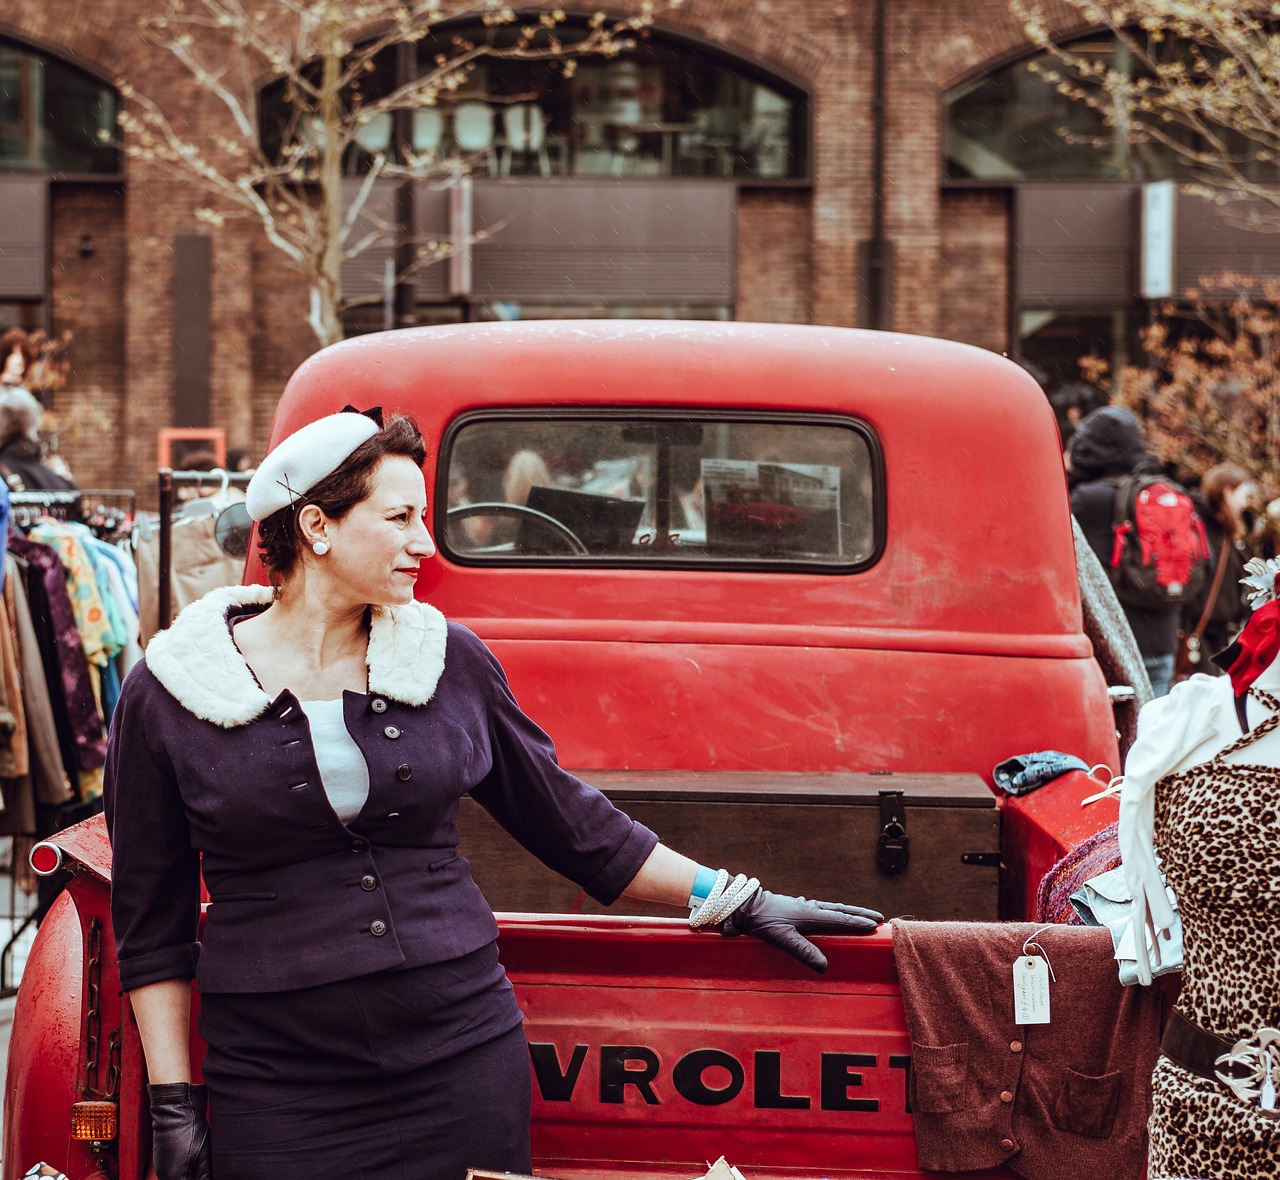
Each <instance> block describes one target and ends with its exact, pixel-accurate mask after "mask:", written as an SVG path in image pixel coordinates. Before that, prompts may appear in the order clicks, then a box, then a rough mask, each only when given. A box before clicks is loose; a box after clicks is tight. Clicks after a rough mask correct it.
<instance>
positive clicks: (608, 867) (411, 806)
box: [105, 586, 657, 992]
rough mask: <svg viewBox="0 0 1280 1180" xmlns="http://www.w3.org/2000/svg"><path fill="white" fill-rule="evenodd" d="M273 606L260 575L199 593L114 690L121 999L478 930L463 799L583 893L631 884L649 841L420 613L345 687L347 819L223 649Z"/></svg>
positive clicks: (473, 652) (610, 897)
mask: <svg viewBox="0 0 1280 1180" xmlns="http://www.w3.org/2000/svg"><path fill="white" fill-rule="evenodd" d="M269 601H270V592H269V591H268V590H266V589H265V588H264V587H258V586H248V587H232V588H229V589H225V590H216V591H213V592H212V593H210V594H208V595H206V596H205V597H204V598H202V599H200V600H199V601H198V602H195V603H193V604H192V605H191V606H189V607H188V608H187V609H186V610H184V611H183V612H182V614H181V615H180V616H179V617H178V619H177V621H176V622H175V623H174V625H173V626H172V627H171V628H169V630H168V631H166V632H163V633H162V634H160V635H157V636H156V637H155V638H154V639H153V640H152V641H151V644H150V645H149V646H148V649H147V655H146V660H145V662H143V663H140V664H138V665H137V666H136V667H135V668H134V669H133V671H132V672H131V673H130V674H129V676H128V678H127V679H126V681H125V684H124V687H123V690H122V693H121V696H120V702H119V704H118V706H117V707H116V711H115V714H114V717H113V719H112V726H111V740H110V745H109V749H108V756H107V769H106V781H105V804H106V818H107V826H108V830H109V831H110V833H111V841H112V849H113V858H114V868H113V881H112V894H111V907H112V917H113V922H114V926H115V933H116V943H117V947H118V950H119V958H120V979H121V983H122V985H123V987H124V988H125V990H130V989H132V988H136V987H140V986H142V985H144V984H147V983H154V982H156V981H158V980H162V979H174V978H190V977H191V976H192V974H193V973H194V975H195V978H196V982H197V984H198V986H199V987H200V989H201V990H202V991H208V992H263V991H284V990H291V989H295V988H304V987H313V986H316V985H318V984H323V983H330V982H333V981H335V980H338V979H346V978H354V977H356V976H360V975H368V974H372V973H374V972H378V971H386V970H391V969H395V968H398V967H410V966H422V965H425V964H427V963H435V962H442V961H444V960H446V959H452V958H456V957H457V956H459V955H464V954H467V953H468V952H470V951H473V950H476V949H478V948H479V947H481V946H483V945H485V944H486V943H488V942H490V941H492V940H493V939H494V938H495V937H496V935H497V926H496V923H495V922H494V919H493V914H492V913H491V911H490V909H489V907H488V905H487V903H486V902H485V900H484V897H483V896H482V895H481V893H480V891H479V889H478V888H477V886H476V884H475V882H474V881H472V879H471V874H470V870H469V867H468V865H467V862H466V860H465V859H463V858H462V857H461V856H459V855H458V852H457V839H458V832H457V826H456V822H455V821H456V817H457V813H458V801H459V799H460V797H461V796H462V795H463V794H466V793H470V794H471V795H472V797H473V798H475V799H476V800H477V801H478V802H479V803H481V804H482V805H483V806H484V807H485V808H486V809H487V810H488V811H489V812H490V813H491V814H492V815H493V816H494V818H495V819H497V820H498V822H499V823H501V824H502V826H503V827H504V828H506V829H507V831H509V832H510V833H511V834H512V835H513V836H514V837H515V838H516V839H517V840H519V841H520V842H521V843H522V844H523V845H524V846H525V847H526V848H528V849H529V850H530V851H531V852H533V853H534V854H535V855H536V856H538V857H539V858H540V859H541V860H542V861H544V862H545V863H546V864H547V865H548V866H550V867H551V868H553V869H555V870H556V871H558V872H560V873H562V874H564V875H565V876H566V877H568V878H570V879H571V880H573V881H574V882H576V883H577V884H579V885H581V886H582V887H583V888H584V889H585V890H586V891H587V892H588V893H589V894H590V895H591V896H592V897H594V898H596V899H597V900H598V901H601V902H603V903H606V904H607V903H610V902H612V901H614V900H616V898H617V897H618V896H619V895H620V894H621V892H622V890H623V889H624V888H625V887H626V886H627V885H628V884H629V883H630V882H631V880H632V878H633V877H634V876H635V874H636V872H637V871H638V870H639V868H640V866H641V865H642V864H643V863H644V861H645V859H646V858H647V857H648V855H649V853H650V852H651V851H652V850H653V848H654V846H655V844H656V843H657V837H656V836H655V835H654V834H653V833H652V832H650V831H649V830H648V829H647V828H645V827H643V826H642V825H640V824H638V823H635V822H633V821H632V820H631V819H629V818H628V817H627V816H626V815H624V814H623V813H622V812H620V811H618V810H617V809H616V808H615V807H614V806H613V805H612V804H611V803H610V802H609V801H608V800H607V799H606V798H605V797H604V796H603V795H602V794H600V792H598V791H597V790H595V789H594V788H593V787H590V786H588V785H587V784H585V783H583V782H581V781H580V780H578V779H576V778H574V777H573V776H572V775H570V774H568V773H567V772H566V771H564V770H562V769H561V768H560V766H559V765H558V763H557V762H556V757H555V749H554V747H553V745H552V742H551V739H550V738H548V737H547V735H546V734H545V733H543V732H542V730H540V729H539V728H538V727H537V726H536V725H535V724H534V723H533V722H532V721H530V720H529V718H528V717H526V716H525V715H524V714H523V713H522V712H521V711H520V708H519V706H518V705H517V704H516V702H515V699H514V697H513V696H512V695H511V691H510V689H509V688H508V687H507V682H506V677H505V676H504V675H503V672H502V669H501V667H500V666H499V665H498V662H497V661H496V660H495V659H494V657H493V655H492V653H490V651H489V650H488V648H487V647H485V645H484V644H483V643H482V642H481V641H480V640H479V639H478V638H477V637H476V636H475V635H474V634H473V633H472V632H470V631H468V630H467V629H466V628H465V627H462V626H459V625H457V624H447V623H446V622H445V620H444V618H443V616H442V615H440V613H439V612H438V611H436V610H435V609H434V608H432V607H430V606H427V605H425V604H423V603H412V604H410V605H408V606H404V607H394V608H383V609H379V610H375V611H374V615H373V621H372V626H371V630H370V637H369V649H368V666H369V691H368V693H355V692H348V693H345V694H344V695H343V701H344V708H343V712H344V716H345V719H346V724H347V729H348V731H349V732H350V733H351V736H352V737H353V738H354V740H355V742H356V744H357V745H358V746H359V747H360V750H361V752H362V753H363V754H364V757H365V761H366V762H367V763H368V766H369V797H368V801H367V802H366V804H365V806H364V808H363V810H362V811H361V813H360V815H359V816H358V817H357V818H356V819H355V820H354V821H353V822H352V823H351V824H350V825H344V824H343V823H342V822H341V821H340V820H339V819H338V817H337V815H336V814H335V813H334V811H333V808H332V807H331V806H330V804H329V801H328V797H327V795H326V794H325V791H324V788H323V786H322V785H321V783H320V776H319V771H318V770H317V767H316V761H315V755H314V752H313V749H312V745H311V733H310V729H309V727H308V724H307V719H306V716H305V714H304V713H303V712H302V710H301V708H300V707H299V706H298V699H297V698H296V697H295V696H294V695H293V694H292V693H290V692H288V691H286V692H283V693H281V694H280V696H278V697H277V698H276V699H275V700H271V699H269V698H268V697H267V695H266V693H265V692H263V690H262V689H261V687H260V686H259V685H258V683H257V681H256V680H255V679H254V677H253V674H252V672H251V671H250V670H249V668H248V665H247V664H246V663H245V661H244V659H243V658H242V657H241V656H240V653H239V651H238V650H237V648H236V647H235V644H234V643H233V642H232V639H231V632H230V626H231V623H232V622H233V621H234V620H235V618H237V617H243V616H244V615H247V614H250V613H253V612H254V611H257V610H261V609H263V607H265V605H266V604H267V603H268V602H269ZM200 856H203V871H204V879H205V883H206V885H207V886H208V889H209V895H210V900H211V904H210V906H209V910H208V914H207V920H206V925H205V932H204V941H203V946H202V948H200V947H198V946H197V943H196V924H197V917H198V912H199V872H200V868H201V862H200V859H199V857H200ZM198 951H199V954H198V955H197V952H198ZM197 957H198V960H199V965H198V967H197Z"/></svg>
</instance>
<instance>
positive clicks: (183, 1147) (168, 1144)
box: [147, 1082, 213, 1180]
mask: <svg viewBox="0 0 1280 1180" xmlns="http://www.w3.org/2000/svg"><path fill="white" fill-rule="evenodd" d="M147 1094H148V1095H149V1096H150V1098H151V1164H152V1166H153V1167H154V1168H155V1170H156V1176H157V1177H158V1180H213V1152H212V1150H211V1148H210V1146H209V1124H208V1123H207V1122H206V1121H205V1113H204V1112H205V1105H206V1103H207V1102H208V1097H209V1092H208V1090H206V1089H205V1087H204V1086H196V1085H192V1083H190V1082H166V1083H164V1084H163V1085H159V1086H148V1087H147Z"/></svg>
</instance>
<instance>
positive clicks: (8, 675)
mask: <svg viewBox="0 0 1280 1180" xmlns="http://www.w3.org/2000/svg"><path fill="white" fill-rule="evenodd" d="M10 727H12V728H10ZM4 731H7V732H8V735H9V736H8V741H7V742H6V743H5V744H4V745H3V747H0V774H3V775H4V777H6V778H17V777H18V776H20V775H24V774H26V773H27V772H28V771H29V770H30V768H31V763H30V758H29V755H28V752H27V713H26V709H25V708H23V704H22V674H21V671H20V669H19V666H18V635H17V629H16V627H15V625H14V622H13V618H12V615H11V612H10V609H9V596H8V595H7V594H5V595H0V732H4Z"/></svg>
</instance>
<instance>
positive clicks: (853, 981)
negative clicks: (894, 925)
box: [500, 914, 1012, 1180]
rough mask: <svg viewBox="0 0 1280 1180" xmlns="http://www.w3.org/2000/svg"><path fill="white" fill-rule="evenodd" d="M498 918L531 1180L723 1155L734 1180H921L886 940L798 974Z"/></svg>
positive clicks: (645, 939) (670, 945)
mask: <svg viewBox="0 0 1280 1180" xmlns="http://www.w3.org/2000/svg"><path fill="white" fill-rule="evenodd" d="M500 917H501V928H502V934H501V946H502V957H503V961H504V962H505V963H506V965H507V969H508V973H509V975H510V976H511V979H512V981H513V983H514V985H515V989H516V994H517V997H518V998H519V1001H520V1004H521V1007H522V1008H523V1009H524V1012H525V1015H526V1018H527V1023H526V1033H527V1034H528V1038H529V1042H530V1047H531V1048H530V1052H531V1056H532V1061H533V1070H534V1090H533V1093H534V1099H533V1135H534V1139H533V1145H534V1158H535V1163H536V1167H537V1170H538V1172H539V1173H541V1174H546V1175H549V1176H560V1177H566V1178H577V1177H582V1178H583V1180H586V1178H587V1177H593V1178H606V1177H636V1176H641V1175H653V1176H676V1175H679V1176H685V1177H692V1176H698V1175H701V1174H702V1173H703V1172H704V1171H705V1170H706V1166H707V1164H708V1162H710V1161H714V1160H715V1159H716V1158H717V1157H718V1156H721V1155H724V1156H725V1157H726V1158H727V1159H728V1161H729V1162H730V1163H732V1164H734V1165H736V1166H737V1167H738V1168H739V1169H741V1170H742V1171H743V1172H744V1174H745V1175H746V1177H747V1180H770V1178H772V1177H778V1178H780V1180H781V1178H782V1177H798V1176H814V1177H817V1176H824V1177H835V1176H840V1177H850V1178H851V1180H852V1178H854V1177H866V1178H870V1177H899V1176H901V1177H916V1176H921V1177H922V1176H925V1175H926V1173H923V1172H921V1171H920V1170H919V1168H918V1166H917V1163H916V1151H915V1139H914V1134H913V1126H912V1119H911V1114H910V1110H909V1104H908V1100H907V1070H908V1068H909V1064H910V1059H909V1054H910V1042H909V1038H908V1035H907V1028H906V1022H905V1017H904V1015H903V1008H902V999H901V995H900V989H899V986H898V983H897V979H896V976H895V972H894V966H893V951H892V939H891V936H890V934H889V931H888V929H887V928H884V929H882V930H881V931H880V932H878V933H876V934H875V935H872V936H870V937H867V938H826V939H823V940H822V947H823V950H824V951H825V952H826V953H827V955H828V957H829V959H830V963H831V966H830V968H829V970H828V971H827V972H826V974H824V975H815V974H813V973H811V972H809V971H807V970H806V969H805V968H803V967H801V966H799V965H798V964H795V963H793V962H792V961H791V960H789V959H788V958H786V957H785V956H783V955H782V954H781V953H780V952H778V951H777V950H774V949H772V948H770V947H767V946H764V945H763V944H760V943H756V942H754V941H751V940H746V939H740V940H728V939H722V938H719V937H716V936H713V935H707V934H695V933H693V932H692V931H690V930H689V929H688V928H687V927H686V926H684V924H683V923H681V922H679V921H673V920H670V919H659V918H573V917H567V916H547V915H525V914H504V915H501V916H500ZM970 1175H973V1176H979V1177H1008V1176H1011V1175H1012V1173H1011V1172H1009V1171H1007V1170H999V1171H995V1172H984V1173H970Z"/></svg>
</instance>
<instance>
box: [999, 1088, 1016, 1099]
mask: <svg viewBox="0 0 1280 1180" xmlns="http://www.w3.org/2000/svg"><path fill="white" fill-rule="evenodd" d="M1000 1101H1001V1102H1012V1101H1013V1091H1012V1090H1001V1091H1000Z"/></svg>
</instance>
